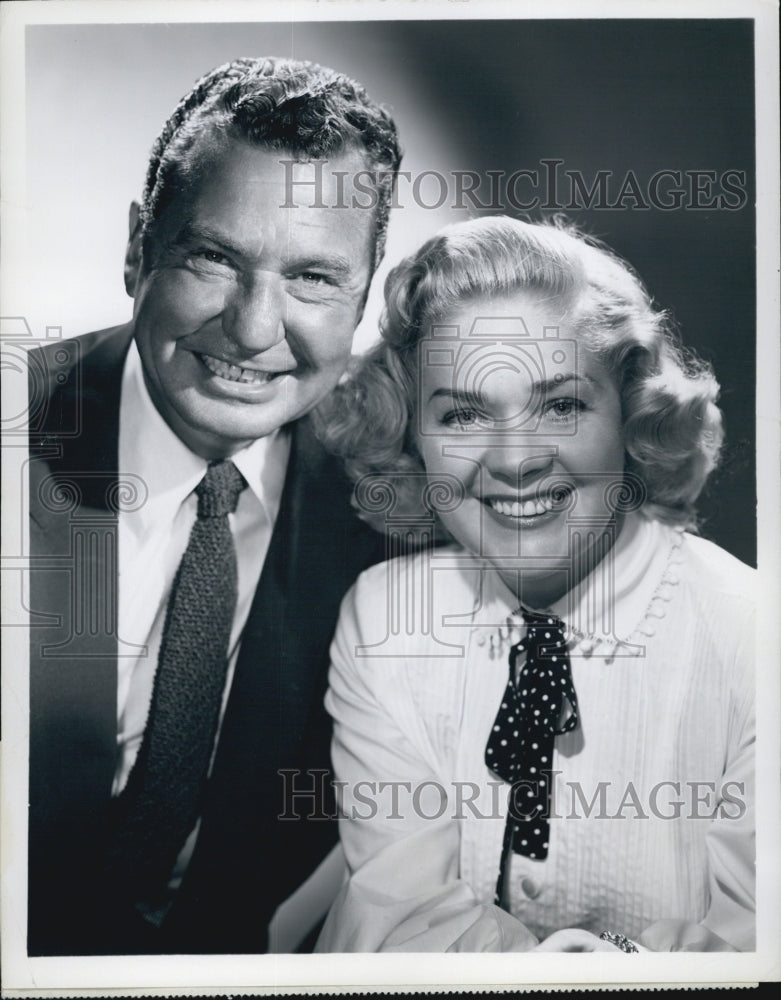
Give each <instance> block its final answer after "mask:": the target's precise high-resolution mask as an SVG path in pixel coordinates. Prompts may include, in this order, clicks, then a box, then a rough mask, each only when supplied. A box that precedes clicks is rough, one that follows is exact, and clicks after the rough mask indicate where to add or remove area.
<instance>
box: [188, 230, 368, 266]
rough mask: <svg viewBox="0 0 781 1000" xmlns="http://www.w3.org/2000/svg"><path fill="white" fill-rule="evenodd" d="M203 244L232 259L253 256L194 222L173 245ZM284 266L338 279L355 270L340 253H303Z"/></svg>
mask: <svg viewBox="0 0 781 1000" xmlns="http://www.w3.org/2000/svg"><path fill="white" fill-rule="evenodd" d="M202 242H206V243H211V244H213V245H214V246H215V247H218V248H219V249H220V250H224V251H225V252H226V253H227V254H230V255H231V256H232V257H241V258H251V257H252V256H253V254H252V253H250V252H249V251H248V250H247V248H246V247H242V246H240V245H239V244H238V243H234V242H233V241H232V240H231V239H230V237H229V236H226V235H225V234H224V233H220V232H218V231H217V230H216V229H211V228H210V227H209V226H202V225H198V224H196V223H193V222H187V223H185V224H184V226H182V228H181V230H180V232H179V233H178V235H177V236H176V238H175V240H174V243H173V245H174V246H192V245H193V244H194V243H202ZM283 266H284V269H285V270H286V271H288V272H293V273H300V272H302V271H311V270H321V271H328V273H329V274H331V275H333V276H334V277H336V278H339V277H347V276H348V275H350V274H352V273H353V270H354V268H353V265H352V264H351V263H350V261H349V260H348V258H347V257H345V256H343V255H342V254H339V253H334V254H323V253H313V254H305V253H302V254H298V255H297V256H295V257H291V258H290V259H289V260H285V261H283Z"/></svg>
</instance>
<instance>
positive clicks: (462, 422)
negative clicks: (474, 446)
mask: <svg viewBox="0 0 781 1000" xmlns="http://www.w3.org/2000/svg"><path fill="white" fill-rule="evenodd" d="M477 421H478V415H477V412H476V411H475V410H451V411H450V412H449V413H446V414H445V415H444V417H443V418H442V423H443V424H444V425H445V426H446V427H456V428H466V427H473V426H474V425H475V424H476V423H477Z"/></svg>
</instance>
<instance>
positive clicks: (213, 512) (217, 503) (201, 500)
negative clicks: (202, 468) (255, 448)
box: [195, 459, 247, 517]
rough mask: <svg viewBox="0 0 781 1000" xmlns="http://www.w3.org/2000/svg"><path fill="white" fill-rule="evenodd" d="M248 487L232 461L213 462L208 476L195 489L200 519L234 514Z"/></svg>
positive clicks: (207, 471)
mask: <svg viewBox="0 0 781 1000" xmlns="http://www.w3.org/2000/svg"><path fill="white" fill-rule="evenodd" d="M246 485H247V481H246V479H245V478H244V476H242V474H241V473H240V472H239V470H238V469H237V468H236V466H235V465H234V464H233V462H231V460H230V459H223V460H221V461H219V462H212V463H211V464H210V465H209V468H208V469H207V470H206V475H205V476H204V477H203V479H202V480H201V481H200V483H198V485H197V486H196V487H195V494H196V496H197V497H198V517H222V516H223V515H224V514H232V513H233V512H234V511H235V510H236V505H237V504H238V502H239V494H240V493H241V491H242V490H243V489H244V488H245V486H246Z"/></svg>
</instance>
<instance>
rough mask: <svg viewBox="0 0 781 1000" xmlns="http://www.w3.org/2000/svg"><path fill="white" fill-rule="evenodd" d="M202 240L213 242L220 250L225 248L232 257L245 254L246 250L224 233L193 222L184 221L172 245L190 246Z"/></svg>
mask: <svg viewBox="0 0 781 1000" xmlns="http://www.w3.org/2000/svg"><path fill="white" fill-rule="evenodd" d="M202 242H206V243H213V244H214V245H215V246H216V247H219V248H220V250H225V251H226V252H227V253H229V254H232V255H233V256H234V257H244V256H246V250H245V249H244V248H243V247H240V246H239V245H238V243H234V242H233V241H232V240H231V239H230V237H228V236H226V235H225V234H224V233H219V232H217V230H216V229H210V228H209V227H208V226H199V225H196V224H195V223H193V222H186V223H185V224H184V225H183V226H182V228H181V229H180V230H179V232H178V233H177V234H176V237H175V238H174V240H173V246H175V247H182V246H192V244H194V243H202Z"/></svg>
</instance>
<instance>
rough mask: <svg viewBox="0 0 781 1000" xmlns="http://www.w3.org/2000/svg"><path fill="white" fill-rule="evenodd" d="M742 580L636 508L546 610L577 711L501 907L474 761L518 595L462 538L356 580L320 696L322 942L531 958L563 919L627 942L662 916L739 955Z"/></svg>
mask: <svg viewBox="0 0 781 1000" xmlns="http://www.w3.org/2000/svg"><path fill="white" fill-rule="evenodd" d="M754 577H755V574H754V571H753V570H751V569H749V568H748V567H746V566H744V565H743V564H742V563H740V562H738V561H737V560H736V559H734V558H733V557H732V556H730V555H729V554H727V553H726V552H724V551H723V550H721V549H719V548H718V547H716V546H715V545H713V544H711V543H709V542H707V541H704V540H703V539H701V538H698V537H695V536H692V535H689V534H684V533H683V532H681V531H679V530H677V529H674V528H670V527H667V526H665V525H662V524H660V523H659V522H657V521H651V520H648V519H646V518H645V517H642V516H640V515H633V516H632V517H630V518H628V519H627V521H626V522H625V525H624V529H623V530H622V532H621V535H620V537H619V539H618V541H617V543H616V545H615V547H614V548H613V550H612V552H611V553H610V555H609V556H608V557H607V558H606V559H605V560H603V562H602V563H601V564H600V566H599V567H598V568H597V570H595V571H594V573H592V574H591V576H590V577H589V578H588V579H587V580H586V581H584V582H583V583H582V584H581V585H580V586H579V587H577V588H575V589H574V590H572V591H571V592H570V593H569V594H567V595H566V596H565V597H564V598H563V599H562V601H561V602H559V603H558V604H556V605H554V606H553V607H552V608H551V610H553V611H554V612H555V613H556V614H557V615H558V616H559V617H561V618H562V619H563V620H564V622H565V625H566V626H568V628H569V629H570V636H571V640H570V659H571V664H572V675H573V680H574V684H575V690H576V692H577V696H578V704H579V716H580V724H579V726H578V727H577V728H576V729H575V730H574V731H573V732H570V733H567V734H565V735H563V736H559V737H557V738H556V748H555V754H554V760H553V771H554V775H555V779H554V786H553V787H554V796H553V803H552V818H551V821H550V827H551V828H550V848H549V852H548V857H547V859H546V860H544V861H535V860H533V859H529V858H525V857H522V856H520V855H511V856H510V861H509V866H508V876H507V880H506V885H505V890H506V895H505V907H506V908H503V909H500V908H499V907H497V906H495V905H494V904H493V900H494V893H495V889H496V882H497V877H498V873H499V864H500V855H501V849H502V838H503V833H504V825H505V819H506V808H507V793H508V788H509V785H508V784H507V783H505V782H503V781H501V780H499V779H498V778H496V777H495V776H494V775H493V774H492V773H491V772H490V771H489V770H488V768H487V767H486V765H485V763H484V759H483V756H484V752H485V745H486V741H487V739H488V735H489V733H490V730H491V726H492V725H493V722H494V718H495V716H496V711H497V708H498V705H499V702H500V700H501V696H502V694H503V692H504V689H505V686H506V684H507V679H508V654H509V648H510V645H511V644H512V642H513V641H516V640H517V638H518V635H519V634H521V633H522V625H521V624H519V622H520V619H516V618H514V617H513V612H514V611H515V610H516V608H517V602H516V601H514V599H513V597H512V594H511V593H510V591H509V590H508V589H507V588H506V587H505V586H504V584H503V583H502V582H501V580H500V579H499V577H498V575H497V574H496V572H495V571H494V570H493V569H492V568H491V567H490V566H489V565H488V564H487V563H484V562H482V561H480V560H478V559H476V558H474V557H472V556H470V555H469V554H468V553H466V552H464V551H463V550H461V549H458V548H448V549H444V550H438V551H435V552H433V553H421V554H418V555H416V556H413V557H409V558H402V559H397V560H393V561H391V562H388V563H383V564H381V565H379V566H375V567H373V568H372V569H370V570H368V571H367V572H366V573H364V574H363V575H362V576H361V577H360V578H359V580H358V582H357V583H356V585H355V586H354V588H353V589H352V591H351V592H350V593H349V594H348V595H347V597H346V598H345V601H344V604H343V606H342V613H341V618H340V622H339V626H338V629H337V634H336V637H335V640H334V644H333V647H332V664H333V665H332V669H331V676H330V690H329V692H328V695H327V697H326V704H327V707H328V709H329V711H330V712H331V714H332V716H333V718H334V725H335V729H334V743H333V763H334V771H335V776H336V780H337V791H338V798H339V802H340V808H341V810H342V818H341V819H340V831H341V836H342V841H343V844H344V849H345V853H346V856H347V861H348V865H349V868H350V871H351V873H352V874H351V878H350V881H349V883H348V884H347V885H345V887H344V889H343V891H342V893H341V895H340V896H339V898H338V899H337V902H336V904H335V905H334V907H333V909H332V911H331V913H330V915H329V918H328V921H327V923H326V926H325V928H324V931H323V934H322V935H321V939H320V942H319V944H318V949H319V950H328V951H377V950H405V951H445V950H459V951H507V950H523V949H525V948H528V947H530V946H533V945H534V944H535V943H536V941H535V939H542V938H544V937H546V936H547V935H548V934H550V933H551V932H553V931H555V930H558V929H561V928H565V927H582V928H585V929H587V930H590V931H593V932H595V933H599V932H600V931H602V930H606V929H607V930H611V931H614V932H620V933H622V934H626V935H628V936H629V937H637V936H638V935H639V934H640V933H641V932H643V931H644V930H645V929H647V928H648V927H649V926H650V925H652V924H653V923H654V922H655V921H659V920H662V919H665V918H675V919H679V920H685V921H687V922H689V923H693V924H702V925H703V926H704V927H706V928H707V929H708V930H710V931H712V932H713V933H715V934H717V935H718V936H719V937H721V938H723V939H724V940H725V941H727V942H728V943H729V944H731V945H732V946H733V947H735V948H738V949H750V948H752V947H753V940H754V837H753V820H752V816H753V795H754V793H753V771H754V761H753V754H754V656H753V651H752V650H753V638H754V599H753V588H754ZM508 620H509V623H510V624H508ZM519 630H520V631H519ZM508 910H509V912H508Z"/></svg>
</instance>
